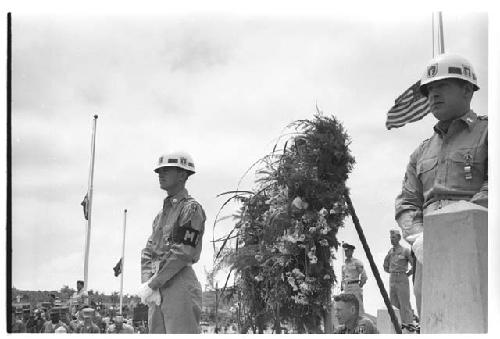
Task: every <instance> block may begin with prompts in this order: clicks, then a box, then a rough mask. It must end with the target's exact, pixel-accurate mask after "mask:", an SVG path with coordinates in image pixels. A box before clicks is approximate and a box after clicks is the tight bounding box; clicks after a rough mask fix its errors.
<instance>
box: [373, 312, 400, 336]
mask: <svg viewBox="0 0 500 339" xmlns="http://www.w3.org/2000/svg"><path fill="white" fill-rule="evenodd" d="M393 309H394V313H396V318H398V322H399V325H401V316H400V314H399V310H398V309H397V308H396V307H393ZM377 330H378V331H379V333H380V334H396V331H395V330H394V325H393V324H392V321H391V316H390V315H389V311H387V308H382V309H378V310H377Z"/></svg>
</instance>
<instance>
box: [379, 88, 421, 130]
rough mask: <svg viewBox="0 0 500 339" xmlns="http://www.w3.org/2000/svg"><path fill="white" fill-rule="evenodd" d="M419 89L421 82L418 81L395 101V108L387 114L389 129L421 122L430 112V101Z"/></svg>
mask: <svg viewBox="0 0 500 339" xmlns="http://www.w3.org/2000/svg"><path fill="white" fill-rule="evenodd" d="M419 87H420V81H417V82H416V83H415V84H413V85H412V86H410V88H408V89H407V90H406V91H404V92H403V94H401V95H400V96H399V97H398V98H397V99H396V100H395V102H394V106H392V107H391V109H390V110H389V111H388V112H387V120H386V123H385V126H386V128H387V129H391V128H397V127H401V126H404V125H406V124H407V123H409V122H414V121H417V120H420V119H422V118H423V117H424V116H426V115H427V114H428V113H429V112H430V109H429V101H428V100H427V98H426V97H424V96H423V95H422V94H421V93H420V90H419Z"/></svg>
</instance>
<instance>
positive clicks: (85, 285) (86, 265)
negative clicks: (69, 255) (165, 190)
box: [83, 114, 97, 292]
mask: <svg viewBox="0 0 500 339" xmlns="http://www.w3.org/2000/svg"><path fill="white" fill-rule="evenodd" d="M96 129H97V114H96V115H94V124H93V128H92V145H91V156H90V173H89V181H88V188H89V190H88V203H87V213H88V218H87V229H86V237H85V262H84V266H83V290H84V291H85V292H86V291H87V288H88V268H89V249H90V229H91V220H92V195H93V191H94V160H95V137H96Z"/></svg>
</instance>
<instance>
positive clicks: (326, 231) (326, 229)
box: [320, 226, 332, 235]
mask: <svg viewBox="0 0 500 339" xmlns="http://www.w3.org/2000/svg"><path fill="white" fill-rule="evenodd" d="M331 230H332V229H331V228H330V227H329V226H326V227H323V228H322V229H321V231H320V233H321V234H323V235H327V234H328V232H330V231H331Z"/></svg>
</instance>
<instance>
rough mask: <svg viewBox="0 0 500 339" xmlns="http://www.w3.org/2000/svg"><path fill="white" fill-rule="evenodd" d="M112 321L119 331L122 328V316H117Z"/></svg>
mask: <svg viewBox="0 0 500 339" xmlns="http://www.w3.org/2000/svg"><path fill="white" fill-rule="evenodd" d="M113 320H114V322H115V326H116V329H118V330H120V329H121V328H122V327H123V316H121V315H117V316H115V318H114V319H113Z"/></svg>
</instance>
